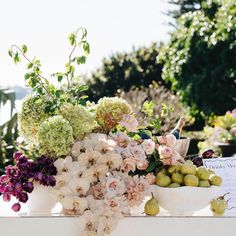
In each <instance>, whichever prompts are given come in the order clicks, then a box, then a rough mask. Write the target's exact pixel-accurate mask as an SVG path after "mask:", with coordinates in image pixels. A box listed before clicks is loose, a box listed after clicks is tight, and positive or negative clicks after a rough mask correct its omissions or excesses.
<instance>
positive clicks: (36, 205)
mask: <svg viewBox="0 0 236 236" xmlns="http://www.w3.org/2000/svg"><path fill="white" fill-rule="evenodd" d="M51 188H52V187H47V186H43V185H40V184H38V183H34V190H33V192H32V193H30V194H29V199H28V201H27V203H26V206H27V208H28V210H29V214H30V215H51V211H52V209H53V208H54V207H55V205H56V201H55V200H54V199H53V197H52V196H51V195H50V190H51Z"/></svg>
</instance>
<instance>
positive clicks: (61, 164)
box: [54, 156, 80, 175]
mask: <svg viewBox="0 0 236 236" xmlns="http://www.w3.org/2000/svg"><path fill="white" fill-rule="evenodd" d="M54 165H55V167H56V168H57V173H58V174H62V173H69V174H70V175H76V174H78V172H79V171H80V168H79V164H78V162H75V161H73V160H72V157H71V156H67V157H66V158H65V159H63V158H59V159H57V160H56V161H55V162H54Z"/></svg>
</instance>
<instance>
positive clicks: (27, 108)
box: [18, 94, 49, 144]
mask: <svg viewBox="0 0 236 236" xmlns="http://www.w3.org/2000/svg"><path fill="white" fill-rule="evenodd" d="M44 109H45V99H44V98H43V97H42V98H39V99H36V97H35V96H34V95H33V94H31V95H29V96H27V97H26V98H25V99H24V101H23V103H22V108H21V111H20V112H19V114H18V124H19V132H20V135H21V136H22V137H24V138H25V139H26V141H27V142H28V143H31V144H35V143H37V134H38V129H39V126H40V124H41V123H42V122H43V121H45V120H46V119H48V117H49V114H47V113H46V112H45V111H44Z"/></svg>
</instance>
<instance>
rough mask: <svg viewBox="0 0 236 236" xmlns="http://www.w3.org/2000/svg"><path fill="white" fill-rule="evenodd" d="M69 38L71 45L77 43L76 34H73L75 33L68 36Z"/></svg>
mask: <svg viewBox="0 0 236 236" xmlns="http://www.w3.org/2000/svg"><path fill="white" fill-rule="evenodd" d="M68 39H69V41H70V44H71V46H74V45H75V43H76V35H75V34H73V33H71V34H70V35H69V36H68Z"/></svg>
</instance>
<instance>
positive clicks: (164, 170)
mask: <svg viewBox="0 0 236 236" xmlns="http://www.w3.org/2000/svg"><path fill="white" fill-rule="evenodd" d="M162 174H164V175H167V170H166V169H162V170H161V171H159V172H158V173H157V175H162Z"/></svg>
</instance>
